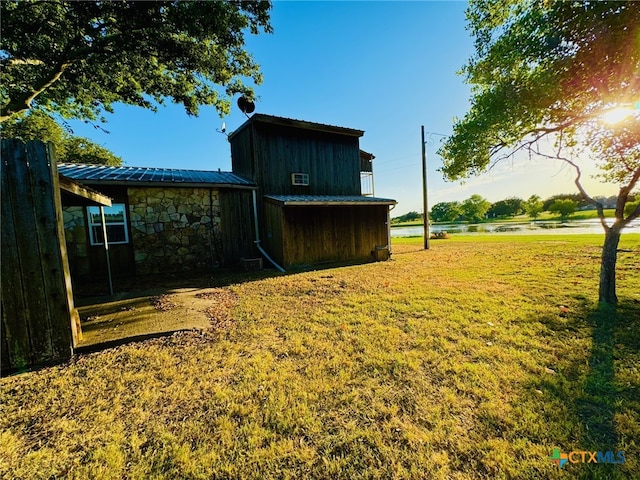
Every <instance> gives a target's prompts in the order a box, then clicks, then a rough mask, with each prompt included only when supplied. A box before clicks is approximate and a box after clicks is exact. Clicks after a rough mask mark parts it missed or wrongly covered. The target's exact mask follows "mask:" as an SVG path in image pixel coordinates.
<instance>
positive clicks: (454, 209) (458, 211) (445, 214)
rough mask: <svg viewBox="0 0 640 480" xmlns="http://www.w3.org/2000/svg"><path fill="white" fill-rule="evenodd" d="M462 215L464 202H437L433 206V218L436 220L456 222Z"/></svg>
mask: <svg viewBox="0 0 640 480" xmlns="http://www.w3.org/2000/svg"><path fill="white" fill-rule="evenodd" d="M460 217H462V204H461V203H460V202H441V203H436V204H435V205H434V206H433V207H432V208H431V220H433V221H434V222H455V221H456V220H459V219H460Z"/></svg>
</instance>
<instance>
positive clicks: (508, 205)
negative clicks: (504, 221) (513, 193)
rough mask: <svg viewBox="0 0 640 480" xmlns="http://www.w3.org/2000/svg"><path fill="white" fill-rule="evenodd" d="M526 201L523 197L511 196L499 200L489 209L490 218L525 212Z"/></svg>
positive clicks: (513, 215)
mask: <svg viewBox="0 0 640 480" xmlns="http://www.w3.org/2000/svg"><path fill="white" fill-rule="evenodd" d="M523 205H524V201H523V200H522V199H521V198H516V197H511V198H507V199H505V200H499V201H497V202H495V203H494V204H492V205H491V207H490V208H489V210H488V211H487V216H488V217H489V218H495V217H515V216H516V215H520V214H521V213H523V212H524V207H523Z"/></svg>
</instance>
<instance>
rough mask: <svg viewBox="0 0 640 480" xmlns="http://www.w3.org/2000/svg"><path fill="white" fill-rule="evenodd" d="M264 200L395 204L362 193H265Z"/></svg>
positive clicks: (299, 203) (287, 203)
mask: <svg viewBox="0 0 640 480" xmlns="http://www.w3.org/2000/svg"><path fill="white" fill-rule="evenodd" d="M264 198H265V200H270V201H271V202H273V203H278V204H280V205H282V206H285V207H286V206H305V205H309V206H311V205H336V206H337V205H395V204H396V203H398V202H396V201H395V200H392V199H390V198H378V197H365V196H362V195H265V197H264Z"/></svg>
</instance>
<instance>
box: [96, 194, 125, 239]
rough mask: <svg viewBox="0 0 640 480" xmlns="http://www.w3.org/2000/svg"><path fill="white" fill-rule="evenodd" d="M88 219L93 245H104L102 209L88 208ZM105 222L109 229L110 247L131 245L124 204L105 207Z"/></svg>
mask: <svg viewBox="0 0 640 480" xmlns="http://www.w3.org/2000/svg"><path fill="white" fill-rule="evenodd" d="M87 218H88V219H89V238H90V240H91V245H104V236H103V234H102V222H101V220H100V207H87ZM104 222H105V225H106V227H107V240H109V245H113V244H119V243H120V244H121V243H129V232H128V231H127V208H126V206H125V205H124V204H122V203H114V204H113V205H112V206H110V207H104Z"/></svg>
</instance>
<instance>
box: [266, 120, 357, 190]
mask: <svg viewBox="0 0 640 480" xmlns="http://www.w3.org/2000/svg"><path fill="white" fill-rule="evenodd" d="M255 142H256V144H255V151H256V157H257V167H258V169H259V171H260V173H259V174H258V178H257V179H256V181H257V182H258V184H259V185H260V187H261V189H262V193H263V194H274V195H360V170H359V169H360V150H359V144H358V139H357V138H355V137H348V136H340V135H330V134H323V133H318V132H305V131H302V130H293V131H291V130H289V131H279V130H277V129H275V128H274V127H272V126H268V127H267V126H258V127H257V128H256V136H255ZM292 173H307V174H309V186H293V185H291V174H292Z"/></svg>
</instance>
